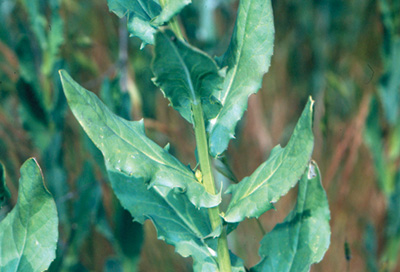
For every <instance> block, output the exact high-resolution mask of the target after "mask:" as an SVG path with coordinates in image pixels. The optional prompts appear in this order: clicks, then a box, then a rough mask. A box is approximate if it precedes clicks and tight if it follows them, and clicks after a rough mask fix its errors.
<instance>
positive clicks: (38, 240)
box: [0, 159, 58, 272]
mask: <svg viewBox="0 0 400 272" xmlns="http://www.w3.org/2000/svg"><path fill="white" fill-rule="evenodd" d="M57 239H58V218H57V209H56V204H55V203H54V200H53V198H52V196H51V195H50V193H49V192H48V191H47V189H46V188H45V187H44V184H43V177H42V173H41V170H40V168H39V165H38V164H37V162H36V160H35V159H29V160H27V161H26V162H25V163H24V164H23V165H22V167H21V179H20V181H19V192H18V201H17V204H16V206H15V207H14V209H13V210H12V211H11V212H10V213H9V214H8V215H7V217H6V218H4V220H3V221H1V223H0V271H33V272H35V271H38V272H39V271H44V270H46V269H47V268H48V267H49V265H50V263H51V262H52V261H53V260H54V258H55V251H56V245H57Z"/></svg>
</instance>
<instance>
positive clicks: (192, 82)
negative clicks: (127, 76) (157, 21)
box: [153, 29, 223, 123]
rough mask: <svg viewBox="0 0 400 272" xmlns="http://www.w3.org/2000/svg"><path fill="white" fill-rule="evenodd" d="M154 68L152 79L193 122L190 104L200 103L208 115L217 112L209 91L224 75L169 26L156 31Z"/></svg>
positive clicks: (210, 60) (217, 86) (182, 113)
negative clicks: (176, 35) (169, 28)
mask: <svg viewBox="0 0 400 272" xmlns="http://www.w3.org/2000/svg"><path fill="white" fill-rule="evenodd" d="M153 72H154V75H155V78H154V83H155V84H156V85H157V86H159V87H160V88H161V90H162V91H163V93H164V95H165V96H166V97H167V98H168V99H169V100H170V101H171V104H172V106H173V107H174V108H175V109H176V110H177V111H179V113H180V114H181V115H182V116H183V117H184V118H185V119H186V120H188V121H189V122H191V123H193V120H192V113H191V108H192V107H191V105H192V104H197V103H202V104H203V110H204V113H205V115H206V117H207V118H212V117H214V116H215V115H216V114H217V113H218V111H219V109H220V104H219V103H218V102H217V101H216V99H215V98H214V97H213V96H212V93H217V92H218V90H219V88H220V84H221V83H222V80H223V78H222V77H221V75H220V70H219V68H218V66H217V64H216V62H215V61H214V60H213V59H212V58H210V57H209V56H208V55H207V54H205V53H204V52H201V51H200V50H198V49H197V48H195V47H192V46H190V45H189V44H187V43H186V42H184V41H182V40H180V39H178V38H176V37H175V35H174V34H173V32H172V31H171V30H168V29H166V30H161V31H158V32H157V34H156V42H155V50H154V60H153Z"/></svg>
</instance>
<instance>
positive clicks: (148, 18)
mask: <svg viewBox="0 0 400 272" xmlns="http://www.w3.org/2000/svg"><path fill="white" fill-rule="evenodd" d="M107 2H108V7H109V9H110V11H112V12H114V13H115V14H116V15H117V16H118V17H120V18H121V17H124V16H127V18H128V31H129V33H130V34H131V36H135V37H139V38H140V39H141V40H142V41H143V42H144V43H148V44H154V34H155V33H156V30H157V28H158V27H159V26H161V25H163V24H164V23H166V22H168V21H169V20H170V19H171V18H172V17H173V16H175V15H176V14H178V13H179V12H180V11H181V10H182V9H183V8H184V7H185V6H186V5H188V4H190V3H191V0H165V1H164V6H163V8H161V6H160V5H159V3H158V1H154V0H108V1H107Z"/></svg>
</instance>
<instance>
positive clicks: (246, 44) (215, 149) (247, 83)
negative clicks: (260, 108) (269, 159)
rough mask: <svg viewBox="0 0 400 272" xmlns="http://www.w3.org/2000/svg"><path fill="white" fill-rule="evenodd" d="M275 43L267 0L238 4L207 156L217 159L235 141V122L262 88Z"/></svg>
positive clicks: (210, 128) (243, 1) (247, 0)
mask: <svg viewBox="0 0 400 272" xmlns="http://www.w3.org/2000/svg"><path fill="white" fill-rule="evenodd" d="M273 43H274V22H273V16H272V7H271V1H270V0H241V1H240V4H239V10H238V17H237V21H236V25H235V29H234V32H233V35H232V39H231V43H230V45H229V48H228V50H227V52H226V53H225V54H224V55H223V57H222V60H221V65H220V66H221V67H228V70H227V74H226V77H225V81H224V85H223V90H222V92H220V93H217V94H216V95H215V96H216V98H217V99H218V100H219V101H220V102H221V103H222V105H223V108H222V110H221V111H220V112H219V114H218V116H217V117H216V118H214V119H213V120H210V122H209V127H208V130H209V133H210V140H209V145H210V153H211V155H212V156H214V157H217V156H219V155H220V154H221V153H222V152H224V151H225V150H226V148H227V147H228V143H229V141H230V139H232V138H234V133H235V127H236V124H237V122H238V121H239V120H240V119H241V118H242V116H243V113H244V111H245V110H246V108H247V99H248V97H249V96H250V95H251V94H253V93H256V92H257V91H258V89H259V88H260V87H261V83H262V78H263V75H264V74H265V73H266V72H268V68H269V66H270V62H271V56H272V52H273Z"/></svg>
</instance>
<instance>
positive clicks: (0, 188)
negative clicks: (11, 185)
mask: <svg viewBox="0 0 400 272" xmlns="http://www.w3.org/2000/svg"><path fill="white" fill-rule="evenodd" d="M9 198H10V191H9V190H8V187H7V184H6V169H5V167H4V165H3V163H1V162H0V208H1V207H3V205H4V204H5V203H6V201H7V199H9Z"/></svg>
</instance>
